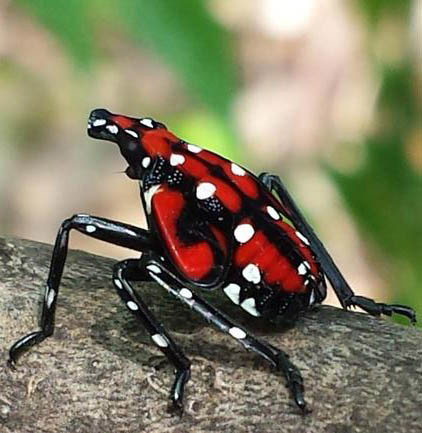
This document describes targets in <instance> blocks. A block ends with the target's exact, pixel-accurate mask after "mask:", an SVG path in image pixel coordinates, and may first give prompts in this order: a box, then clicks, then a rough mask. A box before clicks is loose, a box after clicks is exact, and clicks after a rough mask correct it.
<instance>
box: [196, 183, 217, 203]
mask: <svg viewBox="0 0 422 433" xmlns="http://www.w3.org/2000/svg"><path fill="white" fill-rule="evenodd" d="M216 190H217V188H216V187H215V185H214V184H212V183H210V182H201V183H200V184H199V185H198V186H197V187H196V198H197V199H198V200H205V199H207V198H209V197H211V196H213V195H214V193H215V191H216Z"/></svg>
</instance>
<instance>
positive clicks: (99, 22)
mask: <svg viewBox="0 0 422 433" xmlns="http://www.w3.org/2000/svg"><path fill="white" fill-rule="evenodd" d="M17 3H18V4H19V5H20V6H21V7H23V8H24V9H25V10H26V11H28V12H29V13H30V14H32V15H34V16H35V17H37V19H38V20H39V21H40V22H41V23H42V24H43V25H44V26H45V27H46V28H48V29H49V30H50V32H51V33H52V34H54V35H55V36H56V37H57V39H58V40H59V41H60V42H61V43H62V44H63V47H64V48H65V49H66V50H67V51H68V53H69V54H70V55H71V57H72V58H73V59H74V61H75V63H76V64H77V65H78V66H80V67H83V68H86V67H90V66H92V65H93V64H94V63H95V60H96V59H97V54H96V53H97V52H98V47H99V46H100V45H101V31H107V29H108V28H110V29H112V31H113V32H116V30H120V32H121V33H122V34H123V35H124V36H126V37H127V38H128V39H129V40H131V41H133V42H135V43H137V44H140V45H142V46H146V47H148V48H149V49H150V50H151V51H152V52H155V53H156V54H157V55H158V56H159V57H161V58H162V59H163V61H164V62H165V63H167V64H168V65H169V66H170V67H171V68H172V69H173V70H174V71H175V72H176V73H177V74H178V76H179V78H180V79H181V81H182V82H183V83H184V84H185V88H186V92H187V93H191V96H193V97H194V98H196V99H197V100H198V102H200V103H202V104H204V105H205V106H206V107H207V108H208V109H210V110H211V111H212V112H213V113H215V114H217V115H218V116H219V117H220V118H223V119H227V118H228V113H229V109H230V105H231V101H232V97H233V94H234V92H235V88H236V79H235V67H234V63H233V60H232V59H233V55H232V53H231V51H230V48H229V47H230V38H229V35H228V34H227V32H226V31H225V30H224V29H223V28H222V27H221V26H220V25H218V24H217V23H216V22H215V21H214V20H213V19H212V18H211V16H210V14H209V13H208V12H207V11H206V9H205V7H204V2H203V1H202V0H177V1H169V0H154V1H149V0H120V1H118V2H117V1H112V0H91V1H86V0H17Z"/></svg>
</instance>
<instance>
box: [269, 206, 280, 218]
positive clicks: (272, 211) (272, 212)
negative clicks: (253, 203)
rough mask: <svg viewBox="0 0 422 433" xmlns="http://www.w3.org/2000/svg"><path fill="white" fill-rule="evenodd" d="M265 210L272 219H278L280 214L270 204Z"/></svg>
mask: <svg viewBox="0 0 422 433" xmlns="http://www.w3.org/2000/svg"><path fill="white" fill-rule="evenodd" d="M267 212H268V215H269V216H270V217H271V218H272V219H273V220H276V221H278V220H279V219H280V215H279V214H278V212H277V211H276V210H275V209H274V208H273V207H272V206H267Z"/></svg>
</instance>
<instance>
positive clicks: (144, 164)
mask: <svg viewBox="0 0 422 433" xmlns="http://www.w3.org/2000/svg"><path fill="white" fill-rule="evenodd" d="M150 164H151V158H150V157H149V156H146V157H145V158H144V159H143V160H142V167H144V168H148V167H149V165H150Z"/></svg>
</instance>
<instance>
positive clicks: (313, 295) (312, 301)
mask: <svg viewBox="0 0 422 433" xmlns="http://www.w3.org/2000/svg"><path fill="white" fill-rule="evenodd" d="M314 303H315V290H312V291H311V296H310V297H309V305H312V304H314Z"/></svg>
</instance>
